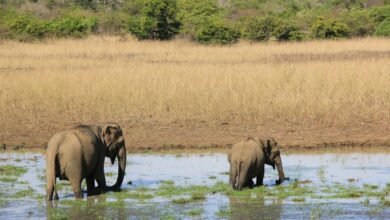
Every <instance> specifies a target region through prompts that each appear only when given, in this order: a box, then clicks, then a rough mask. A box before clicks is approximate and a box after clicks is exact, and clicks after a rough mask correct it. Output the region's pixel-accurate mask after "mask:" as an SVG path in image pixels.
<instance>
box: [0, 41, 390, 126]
mask: <svg viewBox="0 0 390 220" xmlns="http://www.w3.org/2000/svg"><path fill="white" fill-rule="evenodd" d="M389 58H390V39H374V38H368V39H356V40H343V41H321V42H304V43H270V44H250V43H245V42H244V43H239V44H236V45H233V46H229V47H216V46H200V45H197V44H193V43H190V42H185V41H173V42H137V41H135V40H131V39H127V40H123V39H119V38H116V37H90V38H87V39H83V40H70V39H69V40H53V41H47V42H44V43H33V44H25V43H18V42H11V41H2V42H0V106H1V108H0V124H2V125H3V126H6V127H7V126H13V125H12V124H15V123H20V125H23V126H24V127H27V128H34V127H36V126H37V125H38V126H44V125H45V124H47V123H62V124H64V123H65V124H68V123H78V122H85V123H98V122H103V121H118V122H123V121H126V122H141V123H142V122H143V121H147V120H156V121H162V122H169V121H175V120H204V121H222V120H224V121H225V120H230V121H237V122H243V123H252V122H255V123H261V122H264V121H270V120H275V121H283V120H288V121H290V122H302V121H304V122H309V123H310V122H311V121H312V122H316V123H323V124H327V125H343V124H346V123H350V122H357V123H361V122H372V121H382V122H383V121H389V119H390V59H389Z"/></svg>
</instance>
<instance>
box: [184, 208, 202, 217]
mask: <svg viewBox="0 0 390 220" xmlns="http://www.w3.org/2000/svg"><path fill="white" fill-rule="evenodd" d="M202 213H203V210H202V209H192V210H190V211H188V212H187V215H188V216H200V215H202Z"/></svg>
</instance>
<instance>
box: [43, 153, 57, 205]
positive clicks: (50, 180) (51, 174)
mask: <svg viewBox="0 0 390 220" xmlns="http://www.w3.org/2000/svg"><path fill="white" fill-rule="evenodd" d="M56 160H57V154H51V153H48V154H47V156H46V182H47V183H46V194H47V197H46V200H47V201H51V200H53V197H54V199H55V200H58V194H57V190H56V188H55V185H56V165H57V163H56Z"/></svg>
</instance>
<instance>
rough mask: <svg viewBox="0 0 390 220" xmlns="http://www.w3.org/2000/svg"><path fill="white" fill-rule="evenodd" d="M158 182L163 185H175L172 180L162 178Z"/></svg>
mask: <svg viewBox="0 0 390 220" xmlns="http://www.w3.org/2000/svg"><path fill="white" fill-rule="evenodd" d="M160 183H161V184H164V185H175V182H173V180H162V181H160Z"/></svg>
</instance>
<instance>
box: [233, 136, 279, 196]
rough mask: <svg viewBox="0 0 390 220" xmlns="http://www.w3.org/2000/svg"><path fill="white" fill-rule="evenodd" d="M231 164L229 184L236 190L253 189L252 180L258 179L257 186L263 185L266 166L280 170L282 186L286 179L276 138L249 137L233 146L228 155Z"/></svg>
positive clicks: (277, 182)
mask: <svg viewBox="0 0 390 220" xmlns="http://www.w3.org/2000/svg"><path fill="white" fill-rule="evenodd" d="M228 161H229V164H230V178H229V184H230V185H231V186H232V187H233V189H235V190H242V188H244V187H253V185H254V184H253V181H252V179H253V178H255V177H256V186H261V185H263V178H264V166H265V164H268V165H271V166H272V167H273V168H274V169H275V165H276V167H277V169H278V173H279V180H277V181H276V184H281V183H282V182H283V181H284V180H285V179H286V178H285V177H284V173H283V166H282V159H281V157H280V150H279V146H278V143H277V142H276V141H275V139H274V138H266V140H263V139H261V138H254V137H250V136H249V137H247V138H246V140H244V141H241V142H239V143H236V144H234V145H233V147H232V149H231V150H230V152H229V153H228Z"/></svg>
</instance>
